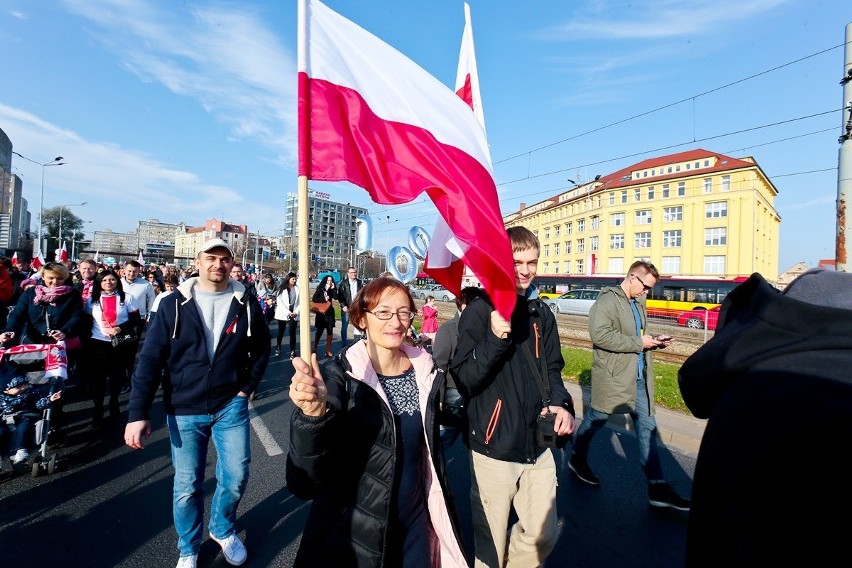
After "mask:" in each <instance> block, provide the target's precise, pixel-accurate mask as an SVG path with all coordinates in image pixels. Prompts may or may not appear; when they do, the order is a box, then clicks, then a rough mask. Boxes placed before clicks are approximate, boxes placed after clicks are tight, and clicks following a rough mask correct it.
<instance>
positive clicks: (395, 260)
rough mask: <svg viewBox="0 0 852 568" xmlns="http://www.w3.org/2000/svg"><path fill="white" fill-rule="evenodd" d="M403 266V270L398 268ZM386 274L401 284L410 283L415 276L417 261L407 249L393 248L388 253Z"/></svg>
mask: <svg viewBox="0 0 852 568" xmlns="http://www.w3.org/2000/svg"><path fill="white" fill-rule="evenodd" d="M400 265H402V266H403V270H404V272H403V271H402V270H400V269H399V266H400ZM388 272H390V273H391V274H393V276H394V278H396V279H397V280H399V281H401V282H411V281H412V280H414V277H415V276H417V260H415V258H414V253H413V252H411V250H410V249H409V248H408V247H399V246H397V247H393V248H392V249H390V250H389V251H388Z"/></svg>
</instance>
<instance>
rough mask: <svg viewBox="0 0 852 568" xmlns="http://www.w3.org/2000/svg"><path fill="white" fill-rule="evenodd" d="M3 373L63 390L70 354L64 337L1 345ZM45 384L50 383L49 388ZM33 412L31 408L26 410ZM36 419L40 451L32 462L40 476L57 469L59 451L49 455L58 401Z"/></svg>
mask: <svg viewBox="0 0 852 568" xmlns="http://www.w3.org/2000/svg"><path fill="white" fill-rule="evenodd" d="M0 375H2V376H3V377H9V376H14V377H21V376H25V377H26V379H27V382H28V383H29V384H30V385H31V387H33V388H41V389H42V390H46V393H45V394H46V395H47V396H51V395H53V394H54V393H56V392H58V391H61V390H63V388H64V386H65V380H66V379H67V378H68V358H67V355H66V351H65V343H64V342H62V341H60V342H59V343H53V344H23V345H17V346H15V347H9V348H2V347H0ZM44 387H47V388H46V389H45V388H44ZM22 412H31V411H22ZM39 412H40V414H39V416H38V419H37V420H36V422H35V436H34V439H33V440H32V446H34V447H36V448H37V451H36V452H34V453H33V454H31V455H30V458H29V465H30V467H31V472H32V476H33V477H38V476H39V475H40V474H41V472H42V471H45V470H46V471H47V473H49V474H52V473H53V472H54V471H56V467H57V455H56V454H55V453H54V454H51V455H48V448H49V446H50V445H52V444H57V440H55V439H52V438H57V437H58V436H59V432H57V431H55V429H54V428H53V427H52V426H51V416H52V414H53V412H54V405H53V404H50V405H48V406H47V407H46V408H45V409H44V410H41V411H39Z"/></svg>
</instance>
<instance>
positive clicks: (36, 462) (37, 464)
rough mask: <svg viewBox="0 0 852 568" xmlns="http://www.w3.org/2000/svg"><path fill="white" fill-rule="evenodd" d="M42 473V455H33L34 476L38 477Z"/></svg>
mask: <svg viewBox="0 0 852 568" xmlns="http://www.w3.org/2000/svg"><path fill="white" fill-rule="evenodd" d="M40 474H41V456H40V455H35V456H33V465H32V476H33V477H38V476H39V475H40Z"/></svg>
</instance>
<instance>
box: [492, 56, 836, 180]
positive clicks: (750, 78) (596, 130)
mask: <svg viewBox="0 0 852 568" xmlns="http://www.w3.org/2000/svg"><path fill="white" fill-rule="evenodd" d="M845 45H846V43H845V42H844V43H840V44H838V45H835V46H833V47H829V48H826V49H823V50H821V51H817V52H816V53H812V54H810V55H805V56H804V57H800V58H799V59H794V60H793V61H789V62H787V63H782V64H781V65H777V66H775V67H772V68H770V69H766V70H764V71H760V72H758V73H754V74H753V75H749V76H748V77H743V78H742V79H737V80H736V81H731V82H730V83H726V84H724V85H720V86H718V87H714V88H712V89H708V90H706V91H702V92H700V93H698V94H696V95H691V96H688V97H685V98H683V99H680V100H679V101H674V102H671V103H668V104H665V105H663V106H660V107H657V108H654V109H651V110H647V111H645V112H641V113H639V114H636V115H633V116H630V117H627V118H623V119H621V120H617V121H615V122H610V123H609V124H605V125H603V126H599V127H597V128H593V129H591V130H587V131H585V132H580V133H578V134H575V135H573V136H569V137H568V138H563V139H562V140H557V141H556V142H551V143H549V144H545V145H544V146H539V147H538V148H533V149H532V150H527V151H526V152H521V153H520V154H515V155H514V156H510V157H508V158H503V159H502V160H497V161H494V162H492V165H495V166H496V165H497V164H502V163H503V162H508V161H510V160H514V159H516V158H520V157H522V156H529V155H531V154H533V153H534V152H539V151H541V150H546V149H548V148H552V147H553V146H558V145H559V144H563V143H565V142H570V141H571V140H576V139H577V138H580V137H583V136H586V135H588V134H594V133H595V132H600V131H602V130H606V129H607V128H611V127H613V126H618V125H619V124H624V123H625V122H630V121H631V120H635V119H637V118H642V117H644V116H648V115H651V114H654V113H656V112H659V111H661V110H665V109H668V108H671V107H674V106H677V105H679V104H683V103H685V102H689V101H692V100H695V99H697V98H700V97H704V96H707V95H710V94H712V93H715V92H718V91H721V90H724V89H727V88H728V87H733V86H734V85H738V84H740V83H744V82H746V81H750V80H752V79H756V78H757V77H760V76H762V75H767V74H769V73H772V72H774V71H778V70H779V69H783V68H785V67H789V66H790V65H795V64H796V63H801V62H802V61H805V60H807V59H811V58H813V57H817V56H818V55H823V54H825V53H828V52H829V51H833V50H835V49H838V48H840V47H844V46H845Z"/></svg>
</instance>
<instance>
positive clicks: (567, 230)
mask: <svg viewBox="0 0 852 568" xmlns="http://www.w3.org/2000/svg"><path fill="white" fill-rule="evenodd" d="M573 228H574V223H565V234H566V235H570V234H571V229H573Z"/></svg>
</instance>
